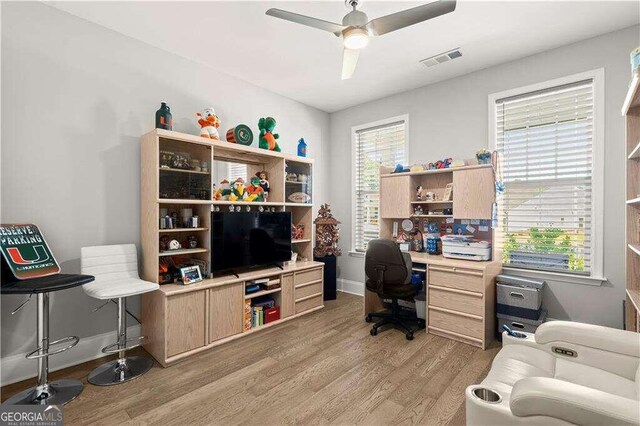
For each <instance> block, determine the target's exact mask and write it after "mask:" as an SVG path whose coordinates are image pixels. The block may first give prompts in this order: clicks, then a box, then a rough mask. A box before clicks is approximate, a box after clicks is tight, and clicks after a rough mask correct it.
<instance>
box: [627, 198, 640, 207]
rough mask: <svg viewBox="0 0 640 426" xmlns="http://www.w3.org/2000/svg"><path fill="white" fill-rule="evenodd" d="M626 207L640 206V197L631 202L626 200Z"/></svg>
mask: <svg viewBox="0 0 640 426" xmlns="http://www.w3.org/2000/svg"><path fill="white" fill-rule="evenodd" d="M627 205H630V206H636V205H638V206H640V197H637V198H632V199H631V200H627Z"/></svg>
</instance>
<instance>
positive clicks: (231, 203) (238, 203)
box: [211, 200, 284, 207]
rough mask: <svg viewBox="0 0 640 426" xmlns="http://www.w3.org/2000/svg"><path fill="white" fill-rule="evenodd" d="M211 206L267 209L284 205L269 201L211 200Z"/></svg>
mask: <svg viewBox="0 0 640 426" xmlns="http://www.w3.org/2000/svg"><path fill="white" fill-rule="evenodd" d="M211 204H212V205H214V206H249V207H251V206H268V207H282V206H284V203H277V202H270V201H218V200H213V201H211Z"/></svg>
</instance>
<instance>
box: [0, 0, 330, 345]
mask: <svg viewBox="0 0 640 426" xmlns="http://www.w3.org/2000/svg"><path fill="white" fill-rule="evenodd" d="M1 7H2V89H3V93H2V133H1V136H2V163H1V167H2V176H1V179H2V209H1V214H2V222H3V223H13V222H33V223H35V224H37V225H38V226H39V227H40V229H41V230H42V232H43V233H44V234H45V236H46V238H47V241H48V243H49V245H50V246H51V247H52V249H53V251H54V254H55V256H56V258H57V260H58V262H59V263H60V264H61V265H62V269H63V271H64V272H79V266H80V260H79V256H80V248H81V247H83V246H89V245H99V244H117V243H126V242H134V243H136V244H138V245H139V242H140V217H139V215H140V207H139V204H140V203H139V199H140V190H139V187H140V183H139V182H140V165H139V164H140V142H139V141H140V135H142V134H143V133H146V132H148V131H150V130H152V129H153V126H154V114H155V111H156V109H158V107H159V104H160V100H167V101H168V103H169V105H170V106H171V107H172V110H173V115H174V119H175V125H174V129H175V130H178V131H182V132H187V133H193V134H198V126H197V124H196V123H195V121H194V120H193V117H194V114H195V112H196V111H199V110H200V109H202V108H204V107H206V106H209V105H213V106H214V107H215V108H216V111H217V112H218V114H219V115H220V118H221V120H222V126H221V130H224V131H226V129H228V128H230V127H232V126H233V125H235V124H238V123H247V124H250V125H252V127H253V128H254V132H257V129H256V127H257V126H256V123H257V121H258V118H259V117H261V116H266V115H272V116H274V117H276V119H278V126H277V127H276V129H277V130H278V132H279V133H280V135H281V139H280V143H281V145H282V149H283V151H285V152H290V153H295V152H296V147H297V140H298V139H299V138H300V137H303V136H304V137H305V140H306V141H307V142H308V143H309V156H310V157H312V158H315V159H316V161H317V163H316V164H317V166H316V170H315V172H316V177H315V181H316V185H315V189H316V196H317V197H318V198H317V199H318V200H324V199H326V196H327V194H328V191H327V188H328V177H327V168H326V165H327V164H328V161H327V157H328V153H327V150H328V143H327V139H326V138H327V136H328V132H329V115H328V114H327V113H325V112H322V111H319V110H317V109H314V108H311V107H308V106H305V105H302V104H300V103H298V102H295V101H292V100H290V99H287V98H284V97H282V96H279V95H276V94H274V93H271V92H269V91H268V90H267V88H263V87H257V86H254V85H252V84H250V83H247V82H244V81H241V80H238V79H236V78H233V77H230V76H228V75H225V74H222V73H220V72H217V71H215V70H213V69H211V68H208V67H205V66H202V65H199V64H197V63H194V62H191V61H188V60H186V59H184V58H181V57H179V56H176V55H173V54H170V53H167V52H165V51H162V50H160V49H157V48H155V47H151V46H149V45H146V44H144V43H141V42H138V41H136V40H133V39H131V38H128V37H125V36H123V35H121V34H118V33H115V32H113V31H110V30H107V29H105V28H103V27H100V26H98V25H96V24H93V23H89V22H87V21H84V20H82V19H79V18H77V17H74V16H72V15H69V14H66V13H64V12H60V11H58V10H56V9H54V8H51V7H49V6H47V5H45V4H43V3H40V2H34V3H6V2H2V5H1ZM211 54H214V53H211ZM254 59H255V62H256V64H257V63H258V60H259V58H254ZM220 60H224V58H220ZM256 66H257V65H256ZM22 300H23V298H22V297H15V296H12V297H5V296H3V297H2V316H1V321H2V352H1V355H2V356H3V357H4V356H7V355H11V354H15V353H19V352H21V353H23V352H27V350H31V349H32V348H35V347H36V344H35V302H33V301H32V302H31V303H30V304H29V305H28V306H27V307H26V308H25V309H23V310H22V311H21V312H20V313H19V314H17V315H15V316H11V315H10V314H9V313H10V311H11V309H12V308H13V307H15V306H16V305H17V304H18V303H20V302H21V301H22ZM97 304H98V302H97V301H96V300H92V299H90V298H88V297H86V296H85V295H84V293H83V291H82V290H81V289H74V290H68V291H64V292H61V293H59V294H55V295H53V297H52V301H51V324H52V327H51V333H52V337H53V338H57V337H61V336H66V335H69V334H73V335H79V336H80V337H86V336H92V335H96V334H100V333H105V332H108V331H111V330H115V327H116V322H115V313H114V312H115V311H114V310H113V308H105V309H102V310H101V311H99V312H98V313H95V314H92V313H91V309H92V308H93V307H94V306H96V305H97ZM131 305H132V306H133V308H134V309H133V310H134V311H138V309H139V301H138V300H133V301H132V303H131Z"/></svg>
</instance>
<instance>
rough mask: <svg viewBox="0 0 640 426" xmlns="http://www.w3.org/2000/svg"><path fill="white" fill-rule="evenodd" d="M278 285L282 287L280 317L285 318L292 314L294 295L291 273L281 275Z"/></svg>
mask: <svg viewBox="0 0 640 426" xmlns="http://www.w3.org/2000/svg"><path fill="white" fill-rule="evenodd" d="M280 287H281V288H282V301H281V306H280V317H282V318H286V317H289V316H291V315H293V309H294V306H293V304H294V301H295V299H294V295H293V274H285V275H283V276H282V279H281V282H280Z"/></svg>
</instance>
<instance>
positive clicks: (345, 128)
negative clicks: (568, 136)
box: [330, 26, 640, 327]
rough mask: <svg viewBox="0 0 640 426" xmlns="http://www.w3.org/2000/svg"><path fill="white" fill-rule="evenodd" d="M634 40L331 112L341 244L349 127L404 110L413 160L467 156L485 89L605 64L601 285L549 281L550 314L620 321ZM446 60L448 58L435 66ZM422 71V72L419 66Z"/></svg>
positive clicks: (474, 145)
mask: <svg viewBox="0 0 640 426" xmlns="http://www.w3.org/2000/svg"><path fill="white" fill-rule="evenodd" d="M638 44H640V27H638V26H635V27H630V28H627V29H624V30H621V31H617V32H613V33H609V34H606V35H603V36H600V37H596V38H592V39H589V40H585V41H582V42H579V43H576V44H572V45H569V46H564V47H561V48H558V49H554V50H551V51H547V52H544V53H541V54H537V55H534V56H530V57H527V58H524V59H520V60H517V61H514V62H510V63H506V64H503V65H499V66H495V67H492V68H488V69H485V70H481V71H478V72H474V73H472V74H468V75H464V76H462V77H458V78H454V79H451V80H447V81H444V82H441V83H437V84H433V85H429V86H425V87H422V88H419V89H416V90H412V91H410V92H405V93H401V94H398V95H394V96H390V97H388V98H384V99H380V100H377V101H373V102H369V103H366V104H363V105H359V106H356V107H353V108H349V109H346V110H343V111H339V112H336V113H333V114H331V137H330V141H331V151H330V154H331V156H330V159H331V160H330V161H331V166H332V170H333V172H332V173H331V177H330V188H331V199H332V201H333V205H332V207H333V213H334V215H335V216H336V217H338V218H339V219H340V220H341V221H342V229H341V246H342V247H343V250H344V252H345V253H346V251H347V250H348V249H350V248H351V238H352V237H351V231H352V230H351V228H352V223H351V220H352V219H351V218H352V216H351V199H352V197H353V195H352V190H353V187H352V186H351V185H349V184H348V182H350V181H351V138H350V132H351V127H352V126H356V125H361V124H365V123H368V122H372V121H376V120H381V119H385V118H388V117H394V116H398V115H401V114H409V123H410V124H409V144H410V147H409V152H410V160H411V162H413V163H418V162H428V161H434V160H436V159H441V158H443V157H454V158H473V157H474V153H475V151H476V150H478V149H479V148H486V147H487V146H488V134H487V132H488V130H487V129H488V110H487V104H488V99H487V97H488V95H489V94H491V93H496V92H500V91H503V90H507V89H511V88H516V87H521V86H526V85H529V84H533V83H538V82H543V81H547V80H551V79H554V78H558V77H563V76H566V75H571V74H575V73H579V72H584V71H587V70H591V69H596V68H604V69H605V86H606V87H605V96H606V100H605V101H606V107H605V108H606V117H605V120H606V124H605V126H606V133H605V143H606V153H605V156H606V158H605V169H606V171H605V175H606V176H605V188H606V190H605V202H604V205H605V218H604V222H605V226H604V232H605V238H604V240H605V247H604V253H605V259H604V273H605V276H606V277H607V278H608V282H605V283H604V284H603V285H602V286H600V287H593V286H586V285H580V284H571V283H565V282H550V283H549V286H548V288H547V291H546V293H545V294H544V298H545V299H544V300H545V301H544V304H545V305H546V308H547V309H548V310H549V316H550V317H552V318H556V319H571V320H574V321H583V322H590V323H595V324H602V325H607V326H612V327H622V300H623V299H624V288H625V271H624V253H625V249H626V247H625V244H624V191H623V190H622V188H624V166H625V161H624V160H625V147H624V119H623V117H622V116H621V115H620V108H621V106H622V102H623V100H624V96H625V94H626V91H627V86H628V83H629V80H630V75H631V73H630V65H629V52H630V51H631V50H632V49H633V48H635V47H637V46H638ZM440 66H443V67H445V66H447V64H444V65H440ZM425 72H428V71H425ZM363 266H364V261H363V259H362V258H358V257H353V256H348V255H344V256H342V257H341V258H339V262H338V268H339V277H340V278H342V279H345V280H350V281H356V282H363V281H364V272H363V269H364V268H363Z"/></svg>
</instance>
